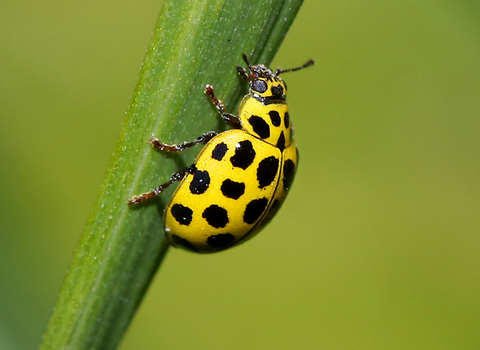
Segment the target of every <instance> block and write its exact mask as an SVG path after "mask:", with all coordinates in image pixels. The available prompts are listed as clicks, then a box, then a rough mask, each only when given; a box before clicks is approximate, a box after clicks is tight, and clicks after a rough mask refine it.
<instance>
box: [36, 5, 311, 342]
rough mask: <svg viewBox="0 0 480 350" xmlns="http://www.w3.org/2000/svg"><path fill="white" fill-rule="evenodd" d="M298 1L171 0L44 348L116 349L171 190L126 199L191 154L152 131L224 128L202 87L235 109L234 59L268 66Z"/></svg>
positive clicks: (151, 258)
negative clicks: (172, 150)
mask: <svg viewBox="0 0 480 350" xmlns="http://www.w3.org/2000/svg"><path fill="white" fill-rule="evenodd" d="M301 3H302V0H283V1H282V0H270V1H268V0H259V1H255V2H254V3H253V2H251V0H223V1H221V0H213V1H205V0H183V1H180V0H167V1H165V3H164V5H163V10H162V11H161V14H160V17H159V19H158V21H157V24H156V26H155V30H154V33H153V37H152V41H151V43H150V47H149V48H148V51H147V54H146V57H145V61H144V64H143V67H142V71H141V75H140V80H139V83H138V85H137V88H136V90H135V93H134V96H133V99H132V102H131V105H130V108H129V110H128V113H127V117H126V120H125V123H124V127H123V130H122V133H121V136H120V139H119V141H118V144H117V148H116V150H115V154H114V156H113V159H112V162H111V165H110V168H109V170H108V174H107V177H106V179H105V182H104V184H103V186H102V190H101V193H100V196H99V198H98V201H97V203H96V204H95V206H94V208H93V210H92V213H91V215H90V218H89V220H88V223H87V226H86V229H85V232H84V234H83V236H82V240H81V242H80V246H79V247H78V249H77V251H76V254H75V256H74V258H73V260H72V262H71V265H70V268H69V271H68V274H67V277H66V279H65V282H64V285H63V288H62V291H61V293H60V296H59V299H58V301H57V304H56V306H55V311H54V313H53V316H52V318H51V320H50V324H49V326H48V329H47V332H46V334H45V336H44V339H43V343H42V345H41V349H102V350H105V349H115V348H116V347H117V345H118V344H119V342H120V340H121V339H122V336H123V334H124V332H125V330H126V329H127V327H128V324H129V322H130V321H131V319H132V317H133V315H134V313H135V311H136V309H137V307H138V305H139V303H140V302H141V299H142V298H143V296H144V294H145V291H146V289H147V288H148V285H149V283H150V280H151V279H152V277H153V275H154V273H155V271H156V270H157V268H158V266H159V265H160V263H161V261H162V259H163V258H164V256H165V254H166V253H167V251H168V245H167V243H166V241H165V240H164V236H163V222H162V215H161V213H162V212H163V208H164V206H165V204H166V201H167V200H168V193H167V194H166V195H165V196H160V198H157V199H155V200H152V201H150V202H148V203H145V204H142V205H139V206H137V207H129V206H128V205H127V202H126V201H127V199H128V198H131V197H132V196H133V195H135V194H139V193H142V192H145V191H147V190H150V189H152V188H154V187H156V186H158V185H159V184H160V183H162V182H164V181H166V180H167V179H168V178H169V176H170V174H171V173H172V172H174V171H175V170H177V169H178V168H179V167H181V166H185V165H188V164H189V163H191V162H192V160H193V156H194V153H192V152H189V151H187V152H185V154H181V155H164V154H161V153H159V152H157V151H155V150H153V149H152V148H151V147H150V146H149V145H148V144H147V140H148V139H149V138H150V137H151V136H152V134H153V135H155V136H156V137H158V138H160V139H161V140H164V141H165V142H169V143H178V142H182V141H184V140H192V139H194V138H196V137H197V136H198V135H200V134H201V133H203V132H205V131H208V130H218V129H219V128H220V127H223V124H222V121H221V120H220V118H219V116H218V114H217V113H216V112H215V110H214V108H213V107H212V106H211V104H210V103H209V101H208V99H207V98H206V97H205V96H204V91H203V90H204V85H205V84H207V83H210V84H212V85H214V87H215V90H216V93H217V95H218V96H219V97H220V98H222V99H223V100H224V102H225V103H226V105H227V107H228V109H229V111H231V112H233V113H235V112H236V111H235V109H233V108H232V107H235V106H237V105H238V102H239V100H240V97H241V95H242V94H244V93H245V91H246V87H245V85H244V84H243V85H242V84H241V83H240V79H239V78H238V76H237V73H236V71H235V69H234V66H235V64H242V63H243V62H242V61H241V54H242V53H246V54H247V55H248V57H249V58H250V61H251V62H252V63H264V64H267V65H268V64H269V63H270V62H271V60H272V58H273V56H274V54H275V53H276V51H277V49H278V48H279V46H280V44H281V42H282V40H283V37H284V36H285V34H286V32H287V30H288V28H289V27H290V25H291V23H292V21H293V19H294V17H295V15H296V14H297V12H298V9H299V7H300V5H301ZM197 152H198V150H197ZM185 254H188V253H185ZM201 258H202V257H201V256H199V259H201ZM159 317H160V316H159Z"/></svg>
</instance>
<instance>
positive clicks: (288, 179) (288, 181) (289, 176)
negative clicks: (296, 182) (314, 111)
mask: <svg viewBox="0 0 480 350" xmlns="http://www.w3.org/2000/svg"><path fill="white" fill-rule="evenodd" d="M294 176H295V163H294V162H293V161H292V160H291V159H287V160H286V161H285V165H284V166H283V188H284V189H285V191H288V190H289V189H290V186H291V185H292V182H293V177H294Z"/></svg>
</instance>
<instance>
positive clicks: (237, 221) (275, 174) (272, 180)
mask: <svg viewBox="0 0 480 350" xmlns="http://www.w3.org/2000/svg"><path fill="white" fill-rule="evenodd" d="M243 60H244V61H245V63H246V64H247V69H245V68H243V67H241V66H236V68H237V71H238V72H239V74H240V76H241V77H242V78H243V79H247V80H249V81H250V88H249V93H248V94H247V95H246V96H245V97H244V98H243V100H242V102H241V104H240V107H239V111H238V116H235V115H233V114H230V113H227V112H226V109H225V106H224V104H223V103H222V101H220V100H219V99H217V97H216V96H215V94H214V92H213V87H212V86H211V85H206V86H205V92H206V94H207V96H208V97H209V98H210V100H211V101H212V103H213V104H214V105H215V107H216V109H217V110H218V112H219V113H220V115H221V116H222V118H223V119H224V120H225V122H227V123H228V124H229V125H230V126H231V127H232V129H231V130H228V131H225V132H222V133H217V132H214V131H210V132H207V133H205V134H203V135H201V136H199V137H198V138H197V139H196V140H194V141H191V142H184V143H182V144H179V145H167V144H164V143H162V142H160V141H159V140H157V139H150V143H151V144H152V146H153V147H155V148H157V149H159V150H161V151H170V152H181V151H183V150H185V149H187V148H190V147H192V146H194V145H197V144H200V143H201V144H205V146H204V147H203V149H202V150H201V151H200V153H199V154H198V156H197V158H196V159H195V161H194V163H193V164H192V165H191V166H189V167H187V168H185V169H182V170H180V171H178V172H176V173H174V174H173V175H172V176H171V178H170V180H169V181H167V182H166V183H164V184H162V185H160V186H159V187H157V188H155V189H154V190H152V191H150V192H146V193H143V194H141V195H138V196H134V197H133V198H132V199H130V200H129V201H128V203H129V204H136V203H141V202H143V201H145V200H147V199H148V198H151V197H154V196H157V195H159V194H160V193H162V192H163V191H164V190H165V189H166V188H168V187H169V186H170V185H171V184H172V183H174V182H175V181H181V182H180V184H179V185H178V187H177V189H176V191H175V193H174V194H173V196H172V198H171V199H170V202H169V204H168V205H167V207H166V208H165V212H164V222H165V236H166V238H167V240H168V241H169V243H170V244H171V245H173V246H175V247H179V248H183V249H186V250H189V251H192V252H197V253H213V252H217V251H221V250H224V249H227V248H230V247H232V246H235V245H238V244H240V243H242V242H244V241H246V240H248V239H250V238H252V237H253V236H254V235H255V234H257V233H258V232H259V231H260V229H261V228H262V227H263V226H265V224H267V223H268V221H270V219H272V218H273V216H274V215H275V214H276V212H277V211H278V209H279V208H280V205H281V204H282V202H283V201H284V199H285V197H286V195H287V193H288V191H289V189H290V186H291V183H292V181H293V178H294V175H295V171H296V168H297V159H298V156H297V148H296V146H295V141H294V140H293V139H292V124H291V122H290V116H289V114H288V106H287V101H286V94H287V88H286V85H285V83H284V82H283V80H282V79H281V78H280V77H279V75H280V74H281V73H285V72H291V71H296V70H299V69H302V68H306V67H308V66H311V65H313V61H312V60H310V61H308V62H307V63H305V64H304V65H302V66H300V67H297V68H293V69H286V70H282V69H277V70H276V71H275V72H272V71H271V70H270V69H269V68H267V67H265V66H264V65H261V64H260V65H255V66H251V65H250V64H249V62H248V59H247V57H246V55H243Z"/></svg>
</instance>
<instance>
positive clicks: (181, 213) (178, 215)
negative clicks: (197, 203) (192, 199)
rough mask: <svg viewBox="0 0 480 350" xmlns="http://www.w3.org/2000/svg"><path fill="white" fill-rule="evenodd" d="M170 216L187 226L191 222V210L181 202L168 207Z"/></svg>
mask: <svg viewBox="0 0 480 350" xmlns="http://www.w3.org/2000/svg"><path fill="white" fill-rule="evenodd" d="M170 212H171V213H172V216H173V217H174V218H175V220H177V222H178V223H179V224H180V225H185V226H188V225H190V223H191V222H192V214H193V210H192V209H190V208H189V207H186V206H184V205H181V204H174V205H172V208H171V209H170Z"/></svg>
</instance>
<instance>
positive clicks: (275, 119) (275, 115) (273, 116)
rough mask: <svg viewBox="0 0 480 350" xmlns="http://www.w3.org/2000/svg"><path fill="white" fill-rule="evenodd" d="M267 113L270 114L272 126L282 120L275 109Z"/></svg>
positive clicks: (278, 124) (277, 124)
mask: <svg viewBox="0 0 480 350" xmlns="http://www.w3.org/2000/svg"><path fill="white" fill-rule="evenodd" d="M268 115H269V116H270V120H271V121H272V124H273V126H280V124H281V123H282V120H281V119H280V114H278V112H277V111H270V112H268Z"/></svg>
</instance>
